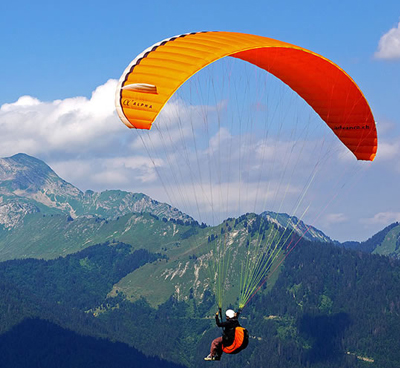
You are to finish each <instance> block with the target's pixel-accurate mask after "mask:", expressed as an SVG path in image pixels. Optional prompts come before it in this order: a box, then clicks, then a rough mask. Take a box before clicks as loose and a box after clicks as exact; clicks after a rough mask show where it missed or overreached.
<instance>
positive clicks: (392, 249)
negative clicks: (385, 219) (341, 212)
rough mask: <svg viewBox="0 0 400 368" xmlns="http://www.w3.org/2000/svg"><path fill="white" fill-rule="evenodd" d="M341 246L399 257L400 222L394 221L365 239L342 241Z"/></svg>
mask: <svg viewBox="0 0 400 368" xmlns="http://www.w3.org/2000/svg"><path fill="white" fill-rule="evenodd" d="M342 246H344V247H346V248H350V249H356V250H361V251H363V252H367V253H374V254H381V255H384V256H389V257H392V258H398V259H400V224H399V223H398V222H395V223H393V224H391V225H389V226H387V227H385V228H384V229H383V230H381V231H379V232H378V233H376V234H375V235H374V236H372V237H371V238H369V239H368V240H366V241H363V242H355V241H352V242H344V243H342Z"/></svg>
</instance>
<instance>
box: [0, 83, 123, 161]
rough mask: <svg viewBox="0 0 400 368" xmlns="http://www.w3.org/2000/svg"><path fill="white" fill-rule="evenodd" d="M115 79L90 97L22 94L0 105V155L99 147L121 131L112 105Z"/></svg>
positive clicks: (71, 150) (44, 152)
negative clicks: (49, 98) (44, 98)
mask: <svg viewBox="0 0 400 368" xmlns="http://www.w3.org/2000/svg"><path fill="white" fill-rule="evenodd" d="M115 86H116V81H115V80H109V81H108V82H106V83H105V84H104V85H102V86H100V87H98V88H97V89H96V90H95V91H94V92H93V94H92V96H91V98H90V99H87V98H85V97H74V98H67V99H65V100H55V101H53V102H41V101H39V100H38V99H36V98H34V97H30V96H23V97H21V98H19V99H18V101H16V102H15V103H9V104H4V105H2V106H1V108H0V129H1V132H2V141H3V142H4V144H2V145H1V146H0V156H3V157H4V156H6V155H10V154H13V153H17V152H26V153H28V154H31V155H41V154H42V155H46V154H48V153H49V152H51V153H54V152H55V151H58V152H63V153H65V152H76V151H77V150H80V151H82V150H90V149H97V150H99V149H101V147H102V145H103V144H104V141H110V140H113V139H115V134H116V133H118V132H119V131H121V130H122V126H121V125H120V123H119V121H118V119H117V117H116V115H115V112H114V110H115V108H114V104H113V95H114V91H115Z"/></svg>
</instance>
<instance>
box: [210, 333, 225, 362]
mask: <svg viewBox="0 0 400 368" xmlns="http://www.w3.org/2000/svg"><path fill="white" fill-rule="evenodd" d="M210 354H211V356H212V357H215V356H218V357H220V356H221V355H222V336H220V337H217V338H216V339H214V340H213V342H212V343H211V349H210Z"/></svg>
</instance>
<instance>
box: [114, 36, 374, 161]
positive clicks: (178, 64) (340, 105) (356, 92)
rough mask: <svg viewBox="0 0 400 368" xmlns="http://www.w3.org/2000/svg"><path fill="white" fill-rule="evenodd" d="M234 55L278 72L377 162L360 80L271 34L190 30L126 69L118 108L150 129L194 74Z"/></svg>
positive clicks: (357, 151) (130, 121)
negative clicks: (354, 79)
mask: <svg viewBox="0 0 400 368" xmlns="http://www.w3.org/2000/svg"><path fill="white" fill-rule="evenodd" d="M226 56H231V57H235V58H238V59H242V60H245V61H248V62H250V63H252V64H255V65H257V66H259V67H260V68H262V69H265V70H266V71H268V72H270V73H271V74H273V75H275V76H276V77H277V78H279V79H280V80H282V81H283V82H284V83H286V84H287V85H288V86H289V87H290V88H292V89H293V90H294V91H296V92H297V93H298V94H299V95H300V96H301V97H302V98H303V99H304V100H305V101H306V102H307V103H308V104H309V105H310V106H311V107H312V108H313V109H314V110H315V112H316V113H317V114H318V115H319V116H320V117H321V118H322V120H324V121H325V122H326V124H327V125H328V126H329V127H330V128H331V129H332V130H333V132H334V133H335V134H336V135H337V137H338V138H339V139H340V140H341V141H342V142H343V144H344V145H345V146H346V147H347V148H348V149H349V150H350V151H351V152H353V153H354V155H355V156H356V158H357V159H359V160H370V161H372V160H374V158H375V156H376V151H377V132H376V126H375V121H374V117H373V115H372V112H371V109H370V107H369V105H368V102H367V100H366V99H365V97H364V95H363V94H362V92H361V91H360V89H359V88H358V86H357V85H356V84H355V83H354V81H353V80H352V79H351V78H350V77H349V76H348V75H347V74H346V73H345V72H344V71H343V70H342V69H341V68H339V67H338V66H337V65H335V64H334V63H333V62H331V61H330V60H328V59H326V58H324V57H322V56H320V55H318V54H316V53H313V52H311V51H309V50H306V49H304V48H301V47H298V46H295V45H291V44H288V43H285V42H281V41H278V40H274V39H271V38H266V37H261V36H255V35H249V34H242V33H234V32H201V33H190V34H184V35H181V36H177V37H173V38H170V39H167V40H164V41H162V42H160V43H158V44H156V45H154V46H152V47H151V48H149V49H147V50H145V51H144V52H143V53H142V54H140V55H139V56H138V57H137V58H136V59H135V60H133V61H132V63H131V64H130V65H129V66H128V68H127V69H126V70H125V72H124V73H123V75H122V77H121V79H120V81H119V85H118V88H117V91H116V107H117V112H118V115H119V116H120V118H121V120H122V121H123V122H124V124H125V125H127V126H128V127H129V128H137V129H150V128H151V125H152V123H153V122H154V120H155V119H156V117H157V115H158V114H159V113H160V111H161V110H162V108H163V107H164V105H165V104H166V102H167V101H168V100H169V99H170V98H171V96H172V95H173V94H174V93H175V91H176V90H177V89H178V88H179V87H180V86H181V85H182V84H183V83H184V82H185V81H186V80H187V79H189V78H190V77H191V76H192V75H193V74H195V73H196V72H198V71H199V70H200V69H202V68H204V67H205V66H207V65H209V64H210V63H212V62H214V61H216V60H219V59H221V58H223V57H226Z"/></svg>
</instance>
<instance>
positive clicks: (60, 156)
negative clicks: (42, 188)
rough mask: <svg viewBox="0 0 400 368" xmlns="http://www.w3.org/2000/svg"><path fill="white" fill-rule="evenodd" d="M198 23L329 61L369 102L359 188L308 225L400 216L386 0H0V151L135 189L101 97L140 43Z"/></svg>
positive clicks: (399, 94) (396, 19) (397, 100)
mask: <svg viewBox="0 0 400 368" xmlns="http://www.w3.org/2000/svg"><path fill="white" fill-rule="evenodd" d="M201 30H223V31H235V32H244V33H253V34H258V35H262V36H266V37H271V38H276V39H279V40H282V41H285V42H289V43H293V44H296V45H299V46H302V47H305V48H308V49H310V50H312V51H314V52H316V53H319V54H321V55H323V56H325V57H327V58H329V59H331V60H332V61H333V62H335V63H337V64H338V65H339V66H341V67H342V68H343V69H344V70H345V71H346V72H347V73H348V74H349V75H350V76H351V77H352V78H353V79H354V80H355V81H356V83H357V84H358V85H359V86H360V88H361V89H362V91H363V92H364V94H365V96H366V98H367V99H368V101H369V103H370V105H371V108H372V110H373V113H374V116H375V119H376V120H377V122H378V124H379V125H378V135H379V139H380V149H379V151H378V156H377V159H376V160H375V162H374V165H375V166H374V167H372V166H371V169H370V170H369V172H368V174H367V175H365V177H364V179H363V180H364V182H363V187H364V190H363V191H362V196H361V195H355V196H354V201H350V200H349V199H348V198H347V202H346V205H342V207H340V206H336V207H335V208H334V209H332V212H327V213H326V214H325V215H326V216H325V222H324V221H322V218H321V221H319V222H317V223H315V225H316V226H317V227H319V228H321V229H322V230H323V231H325V232H326V233H327V234H328V235H329V236H331V237H332V238H334V239H339V240H353V239H354V240H366V239H367V238H368V237H369V236H371V235H373V234H374V233H375V232H377V231H379V230H381V229H382V228H383V227H385V226H387V225H389V224H390V223H392V222H394V221H397V220H400V195H399V191H398V183H399V179H400V164H399V160H398V157H399V154H400V140H399V134H400V129H399V127H400V3H399V1H397V0H393V1H392V0H391V1H335V2H327V1H325V2H322V1H294V0H291V1H279V2H278V1H241V2H239V1H201V2H199V1H191V2H186V1H185V2H183V1H153V2H143V3H141V2H131V1H130V2H128V1H79V2H78V1H69V2H63V3H61V2H50V1H48V2H47V1H46V2H45V1H35V2H28V1H19V2H12V3H11V2H4V1H3V2H2V3H1V5H0V45H1V58H0V81H1V84H0V85H1V89H0V106H1V110H0V126H1V127H2V131H3V139H2V145H1V147H0V157H8V156H11V155H13V154H15V153H18V152H25V153H28V154H31V155H33V156H36V157H38V158H41V159H43V160H45V161H46V162H47V163H49V164H50V165H51V166H52V168H53V169H55V171H56V172H57V173H58V174H59V175H60V176H61V177H63V178H64V179H66V180H67V181H69V182H71V183H72V184H74V185H76V186H78V187H79V188H80V189H82V190H86V189H94V190H104V189H107V188H108V189H115V188H121V189H124V190H130V191H139V190H140V191H144V189H143V186H141V185H140V183H139V182H134V181H132V180H131V179H129V180H128V179H127V178H126V177H124V175H128V174H127V173H126V170H125V171H124V170H122V169H121V168H124V169H126V168H130V169H131V170H134V169H135V168H137V161H136V163H130V164H129V163H127V162H122V159H121V157H120V154H121V153H120V152H118V151H117V150H116V149H115V146H116V145H118V144H120V143H118V140H119V139H120V138H118V137H120V136H119V134H123V131H124V129H126V128H125V127H124V126H122V123H119V121H118V120H117V119H116V117H115V113H114V108H113V103H114V101H113V100H112V98H110V96H111V97H112V93H113V90H114V88H115V83H116V82H115V80H117V79H118V78H119V77H120V75H121V73H122V71H123V70H124V69H125V67H126V66H127V65H128V64H129V62H130V61H131V60H132V59H133V58H134V57H135V56H136V55H137V54H139V53H140V52H142V51H143V50H144V49H146V48H147V47H149V46H151V45H152V44H154V43H156V42H158V41H160V40H162V39H164V38H168V37H171V36H173V35H177V34H181V33H186V32H192V31H201ZM119 124H120V125H119ZM100 153H101V157H102V160H101V162H100V161H96V157H97V158H98V157H100ZM94 167H98V168H99V169H98V170H97V171H96V170H95V169H94ZM149 194H153V193H149ZM156 199H163V198H156ZM266 209H268V208H266ZM328 211H329V210H328ZM329 216H330V217H329ZM329 219H331V222H329V221H328V220H329Z"/></svg>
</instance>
